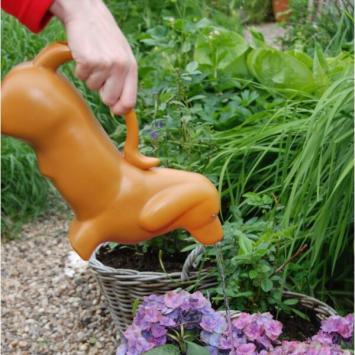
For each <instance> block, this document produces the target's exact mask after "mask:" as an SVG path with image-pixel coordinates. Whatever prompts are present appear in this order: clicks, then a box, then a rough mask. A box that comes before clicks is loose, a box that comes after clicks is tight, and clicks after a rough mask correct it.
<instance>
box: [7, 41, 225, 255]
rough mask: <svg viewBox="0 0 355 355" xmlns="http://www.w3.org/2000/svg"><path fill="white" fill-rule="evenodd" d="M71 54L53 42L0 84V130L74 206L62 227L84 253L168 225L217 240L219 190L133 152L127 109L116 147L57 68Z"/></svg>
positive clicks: (133, 124)
mask: <svg viewBox="0 0 355 355" xmlns="http://www.w3.org/2000/svg"><path fill="white" fill-rule="evenodd" d="M71 59H72V56H71V52H70V50H69V48H68V46H67V45H66V44H64V43H53V44H51V45H49V46H47V47H46V48H44V49H43V50H42V51H41V52H40V53H39V54H38V55H37V57H36V58H35V59H34V60H33V61H32V62H28V63H24V64H21V65H18V66H17V67H15V68H14V69H12V70H11V71H10V73H9V74H8V75H7V76H6V77H5V79H4V80H3V83H2V97H1V104H2V122H1V129H2V133H4V134H7V135H10V136H13V137H16V138H19V139H21V140H23V141H25V142H27V143H28V144H30V145H31V146H32V147H33V149H34V150H35V152H36V155H37V159H38V164H39V168H40V171H41V173H42V174H43V175H45V176H47V177H48V178H49V179H50V180H51V181H52V182H53V184H54V185H55V186H56V188H57V189H58V190H59V191H60V193H61V194H62V196H63V197H64V199H65V200H66V201H67V202H68V203H69V205H70V206H71V208H72V209H73V211H74V213H75V218H74V220H73V221H72V222H71V225H70V229H69V239H70V243H71V245H72V247H73V248H74V250H75V251H76V252H77V253H78V254H79V255H80V256H81V257H82V258H83V259H85V260H87V259H89V258H90V255H91V254H92V252H93V251H94V250H95V248H96V247H97V246H98V245H99V244H101V243H103V242H105V241H115V242H119V243H126V244H135V243H139V242H141V241H144V240H148V239H151V238H153V237H155V236H158V235H162V234H164V233H166V232H169V231H172V230H174V229H178V228H182V229H185V230H187V231H188V232H189V233H191V235H192V236H193V237H194V238H195V239H196V240H198V241H199V242H201V243H203V244H205V245H208V244H214V243H217V242H218V241H219V240H221V239H222V236H223V232H222V227H221V223H220V221H219V219H218V213H219V209H220V202H219V196H218V193H217V191H216V189H215V187H214V186H213V185H212V183H211V182H210V181H209V180H208V179H206V178H205V177H203V176H201V175H199V174H195V173H191V172H185V171H178V170H173V169H165V168H158V167H157V166H158V165H159V160H158V159H155V158H148V157H145V156H143V155H141V154H140V153H139V152H138V124H137V119H136V116H135V113H134V112H133V111H132V112H129V113H128V114H127V115H126V117H125V119H126V125H127V138H126V142H125V147H124V154H121V153H120V152H119V151H118V150H117V149H116V147H115V146H114V144H113V143H112V142H111V141H110V139H109V137H108V136H107V135H106V133H105V132H104V130H103V129H102V127H101V126H100V125H99V124H98V122H97V121H96V119H95V117H94V116H93V114H92V113H91V111H90V110H89V108H88V107H87V105H86V104H85V102H84V100H83V99H82V97H81V96H80V94H79V93H78V91H77V90H76V89H75V88H74V87H73V86H72V85H71V84H70V83H69V82H68V81H67V80H66V79H65V78H64V77H63V76H61V75H60V74H58V73H57V72H56V70H57V68H58V67H59V66H60V65H61V64H63V63H65V62H67V61H70V60H71Z"/></svg>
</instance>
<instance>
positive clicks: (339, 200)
mask: <svg viewBox="0 0 355 355" xmlns="http://www.w3.org/2000/svg"><path fill="white" fill-rule="evenodd" d="M214 3H215V2H208V1H198V2H194V1H184V2H174V1H168V2H164V5H163V6H162V5H161V2H155V1H152V2H149V3H148V2H145V1H138V2H123V1H109V2H108V5H109V7H110V9H111V10H112V11H113V14H114V15H115V16H116V18H117V19H118V22H119V23H120V24H121V25H122V27H123V29H124V31H125V32H126V33H127V35H128V38H129V40H130V43H131V44H132V46H133V49H134V52H135V54H136V56H137V59H138V63H139V75H140V87H139V93H138V105H137V113H138V116H139V118H140V121H141V140H142V145H141V150H142V152H143V153H144V154H147V155H156V156H159V157H160V158H161V161H162V164H163V165H164V166H169V167H172V168H179V169H186V170H190V171H196V172H200V173H202V174H205V175H206V176H208V177H209V178H210V179H211V181H213V182H214V183H215V184H216V185H217V186H218V188H219V190H220V193H221V198H222V213H221V217H222V218H223V220H224V223H225V226H224V228H225V241H224V243H223V244H222V246H221V248H222V250H223V254H224V257H225V263H226V270H227V275H226V276H227V292H228V295H229V297H230V301H231V304H232V305H233V307H234V308H236V309H240V310H245V311H249V312H255V311H257V310H259V311H268V310H269V308H271V307H272V308H274V309H276V310H286V311H289V312H293V311H294V309H296V307H293V306H294V304H292V301H291V302H289V304H287V303H285V302H284V301H282V300H281V294H282V290H283V289H285V288H289V289H292V290H295V291H300V292H305V293H307V294H310V295H314V296H317V297H319V298H321V299H323V300H326V301H328V302H331V303H332V304H333V305H335V306H336V307H337V308H338V309H339V310H340V311H342V310H348V309H351V308H352V295H353V281H352V272H353V271H352V270H353V266H352V259H353V258H352V248H351V245H352V235H351V227H352V225H353V221H352V215H353V213H352V212H353V211H352V201H353V183H352V181H353V157H352V152H353V103H352V99H353V82H352V80H353V79H352V76H353V74H352V65H353V59H352V55H351V50H349V46H348V45H347V44H346V43H347V42H348V38H347V37H346V38H345V37H344V38H343V37H341V36H340V37H339V35H338V37H337V39H336V41H335V40H334V43H337V45H335V44H334V46H332V50H330V48H327V47H326V46H325V42H323V41H321V40H319V41H318V40H317V41H316V42H317V43H315V41H313V40H312V41H304V42H303V46H304V47H303V48H302V47H301V46H300V45H299V43H296V45H295V46H293V47H290V48H285V49H284V50H278V49H275V48H272V47H270V46H268V45H266V44H265V42H264V40H263V37H262V35H261V34H258V33H256V32H255V33H254V35H253V43H251V44H250V43H247V42H246V41H245V40H244V38H243V37H242V36H241V25H240V22H239V21H238V15H237V14H235V12H234V9H233V8H231V7H230V6H229V5H230V4H229V2H220V3H219V4H218V5H217V6H212V5H216V4H214ZM344 16H345V15H344ZM344 21H345V18H344ZM346 21H350V22H351V21H352V18H351V16H349V15H348V14H346ZM3 22H4V23H3V27H2V30H3V47H2V58H3V60H2V69H3V70H2V74H3V75H4V74H6V72H7V71H8V70H9V69H10V68H11V67H12V66H13V65H15V64H17V63H19V62H22V61H24V60H26V59H29V58H32V57H33V56H34V55H35V54H36V53H37V52H38V50H39V49H40V48H42V47H43V46H44V45H45V44H46V43H48V42H51V41H54V40H57V39H62V38H63V31H62V28H61V26H60V24H59V23H58V22H57V21H55V20H54V21H52V23H51V24H50V26H49V27H48V28H47V29H46V30H45V32H44V33H43V34H41V35H40V36H34V35H31V34H29V33H28V32H27V31H26V30H24V29H23V28H22V27H21V26H20V25H19V24H17V23H16V22H15V20H13V19H11V18H9V17H8V16H4V17H3ZM338 26H339V27H338V28H337V29H336V31H337V32H336V33H338V32H339V33H342V30H341V28H340V26H343V25H342V22H339V24H338ZM294 30H295V28H294ZM338 30H339V31H338ZM292 43H293V42H292ZM72 68H73V65H72V64H69V65H66V66H65V67H64V68H63V72H64V74H65V75H67V76H68V77H69V79H70V80H71V81H73V82H74V83H75V85H76V87H78V88H79V90H80V91H81V92H82V94H83V95H84V97H85V98H86V100H87V102H88V104H89V105H90V107H91V108H92V110H93V111H94V113H95V115H96V117H97V118H98V120H99V121H100V122H101V123H102V125H103V127H104V129H105V130H106V131H107V132H108V134H109V135H110V137H111V138H112V139H113V140H114V142H115V143H116V144H117V146H118V147H119V148H121V147H122V145H123V142H124V138H125V125H124V123H123V121H122V120H121V119H119V118H114V117H112V116H111V115H110V113H109V112H108V110H107V108H106V107H105V106H104V105H103V104H102V103H101V102H100V100H99V98H98V96H97V95H96V94H95V93H92V92H89V91H88V90H87V89H86V88H85V86H84V84H83V83H81V82H79V81H78V80H76V79H75V78H74V77H73V74H72ZM2 144H3V152H2V153H3V154H2V162H3V165H2V172H3V177H4V176H9V177H10V176H11V177H12V179H11V184H13V185H11V186H10V182H9V180H7V178H6V179H5V180H3V184H2V205H3V208H6V210H4V216H5V218H6V220H7V221H9V220H10V221H19V222H20V221H21V220H22V216H21V215H20V214H19V213H18V208H19V207H18V205H19V204H18V199H19V197H18V196H20V195H19V194H20V193H21V191H24V193H22V195H21V203H22V206H21V208H23V210H24V211H25V212H24V214H26V215H37V214H38V213H39V211H42V210H43V208H44V207H45V202H46V198H45V196H47V193H46V191H47V189H48V190H49V188H48V185H47V183H46V182H44V180H42V179H41V178H40V177H39V175H38V171H37V170H36V167H35V163H34V156H33V154H32V153H31V152H30V150H29V149H28V148H27V147H25V146H24V145H23V144H22V143H19V142H14V141H12V140H10V139H8V138H5V139H3V141H2ZM20 151H21V152H22V151H25V152H26V154H27V158H26V159H27V160H26V162H27V161H30V162H31V163H26V164H27V165H25V170H26V174H24V173H23V171H22V170H23V168H21V167H19V168H18V169H17V168H13V167H12V166H15V167H16V166H19V165H18V164H19V162H21V154H20V153H18V152H20ZM11 154H12V155H13V157H14V158H10V156H11ZM17 156H18V158H17ZM11 159H12V160H11ZM11 161H13V162H16V164H17V165H11V164H13V163H11ZM11 169H12V170H11ZM16 191H19V192H16ZM14 196H15V197H14ZM26 196H27V198H26ZM34 198H36V199H37V200H35V201H36V203H35V204H34V203H33V201H34ZM16 200H17V201H16ZM4 206H6V207H4ZM34 206H35V207H36V208H35V209H34V210H33V209H32V210H31V208H33V207H34ZM180 238H182V239H183V240H184V243H185V241H186V240H187V241H188V243H189V246H187V247H185V248H184V250H185V251H187V250H191V248H193V247H194V244H193V243H192V242H191V241H190V240H189V239H188V237H186V236H184V235H183V236H180ZM168 244H169V245H168ZM168 244H166V243H164V242H161V241H160V240H156V241H152V242H150V244H149V243H148V244H144V245H142V246H139V252H142V251H143V252H144V251H145V250H147V248H150V247H151V248H155V249H160V250H162V251H163V252H164V250H169V253H170V252H172V251H174V250H175V251H179V250H180V246H181V244H180V243H177V244H173V245H172V243H168ZM184 245H185V244H184ZM214 258H215V252H214V250H213V249H208V251H207V253H206V257H205V259H206V260H205V261H208V260H214ZM216 274H217V269H216ZM210 292H211V297H212V300H213V301H214V302H215V303H216V304H221V289H218V288H215V289H211V290H210ZM339 296H341V297H339ZM300 316H302V315H300Z"/></svg>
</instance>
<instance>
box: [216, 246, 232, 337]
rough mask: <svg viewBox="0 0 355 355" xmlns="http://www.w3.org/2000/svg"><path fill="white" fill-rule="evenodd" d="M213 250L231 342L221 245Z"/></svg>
mask: <svg viewBox="0 0 355 355" xmlns="http://www.w3.org/2000/svg"><path fill="white" fill-rule="evenodd" d="M214 248H215V251H216V260H217V266H218V270H219V273H220V275H221V282H222V291H223V297H224V306H225V308H226V320H227V326H228V331H229V332H230V339H231V341H233V332H232V317H231V311H230V307H229V301H228V297H227V287H226V276H225V272H224V260H223V254H222V249H221V244H220V243H218V244H216V245H215V246H214Z"/></svg>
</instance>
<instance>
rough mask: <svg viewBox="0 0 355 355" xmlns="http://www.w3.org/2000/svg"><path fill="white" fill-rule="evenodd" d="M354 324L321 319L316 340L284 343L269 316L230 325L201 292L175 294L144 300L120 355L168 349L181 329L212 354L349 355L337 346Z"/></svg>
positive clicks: (247, 317)
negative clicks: (189, 332)
mask: <svg viewBox="0 0 355 355" xmlns="http://www.w3.org/2000/svg"><path fill="white" fill-rule="evenodd" d="M353 323H354V318H353V315H348V316H346V317H344V318H343V317H339V316H333V317H330V318H328V319H327V320H324V321H322V325H321V329H320V331H319V332H318V333H317V335H315V336H313V337H312V339H310V340H308V341H306V342H298V341H282V342H281V341H280V340H279V336H280V335H281V332H282V324H281V323H280V322H279V321H276V320H274V319H273V318H272V315H271V314H270V313H261V314H260V313H257V314H248V313H241V314H239V315H238V317H237V318H235V319H233V320H232V321H231V322H230V324H228V322H227V320H226V318H225V317H224V316H223V315H222V313H220V312H217V311H215V310H213V308H212V306H211V303H210V302H209V301H208V300H207V299H206V298H205V297H204V296H203V295H202V294H201V293H200V292H195V293H192V294H190V293H188V292H186V291H180V292H173V291H171V292H168V293H166V294H165V295H162V296H157V295H151V296H149V297H146V298H145V299H144V300H143V303H142V304H141V305H140V306H139V308H138V311H137V314H136V316H135V318H134V321H133V323H132V325H131V326H129V327H128V328H127V330H126V331H125V332H124V334H123V340H122V343H121V345H120V347H119V348H118V349H117V353H116V355H139V354H142V353H144V352H146V351H149V350H151V349H153V348H156V347H159V346H161V345H164V344H166V343H167V341H168V338H169V334H170V333H171V331H174V330H176V331H179V330H181V328H184V329H187V330H193V331H195V332H196V334H197V338H198V339H197V340H198V341H199V342H200V343H201V344H203V345H204V346H207V347H208V349H209V352H210V354H212V355H227V354H228V355H237V354H240V355H257V354H259V355H287V354H289V355H318V354H319V355H320V354H322V355H323V354H324V355H328V354H329V355H340V354H348V353H347V352H344V350H342V349H341V347H340V346H339V345H338V344H339V343H340V341H342V340H343V341H350V340H351V337H352V334H353Z"/></svg>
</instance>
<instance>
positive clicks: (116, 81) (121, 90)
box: [75, 57, 138, 115]
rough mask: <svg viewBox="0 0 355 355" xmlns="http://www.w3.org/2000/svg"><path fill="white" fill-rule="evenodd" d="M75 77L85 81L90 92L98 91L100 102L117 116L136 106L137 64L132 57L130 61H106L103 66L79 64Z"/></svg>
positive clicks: (99, 64)
mask: <svg viewBox="0 0 355 355" xmlns="http://www.w3.org/2000/svg"><path fill="white" fill-rule="evenodd" d="M75 75H76V77H77V78H79V79H80V80H84V81H86V85H87V87H88V88H89V89H90V90H98V91H99V93H100V97H101V100H102V102H103V103H104V104H106V105H107V106H109V107H110V109H111V111H112V112H113V113H115V114H117V115H123V114H124V113H126V112H127V111H129V110H131V109H132V108H133V107H134V106H135V104H136V95H137V81H138V79H137V76H138V74H137V64H136V61H135V59H134V57H133V58H132V59H130V60H127V61H123V60H122V59H121V60H120V59H119V60H115V62H114V63H112V62H110V61H107V62H106V64H103V61H102V60H101V62H100V63H97V64H95V62H91V63H90V64H88V63H86V64H80V63H78V64H77V66H76V69H75Z"/></svg>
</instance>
